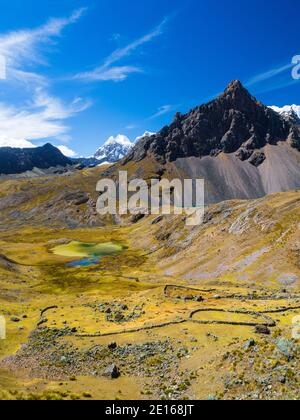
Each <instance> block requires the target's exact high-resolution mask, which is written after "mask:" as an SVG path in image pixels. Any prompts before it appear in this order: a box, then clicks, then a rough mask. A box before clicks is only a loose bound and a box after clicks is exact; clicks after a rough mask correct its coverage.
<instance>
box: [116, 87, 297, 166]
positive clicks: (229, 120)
mask: <svg viewBox="0 0 300 420" xmlns="http://www.w3.org/2000/svg"><path fill="white" fill-rule="evenodd" d="M279 141H289V142H290V143H291V145H292V146H293V147H296V148H298V149H299V150H300V131H299V129H298V128H295V126H294V125H293V124H292V123H291V122H290V121H287V120H286V119H284V118H282V116H281V115H279V114H278V113H276V112H275V111H273V110H272V109H270V108H268V107H266V106H264V105H263V104H262V103H261V102H259V101H258V100H257V99H256V98H255V97H253V96H252V95H251V94H250V93H249V92H248V90H247V89H246V88H245V87H244V86H243V85H242V83H241V82H240V81H238V80H234V81H232V82H231V83H230V84H229V85H228V86H227V88H226V89H225V91H224V93H222V94H221V95H220V96H219V97H217V98H216V99H215V100H213V101H211V102H209V103H207V104H204V105H201V106H199V107H196V108H194V109H193V110H191V111H190V112H189V113H188V114H185V115H182V114H180V113H177V114H176V115H175V118H174V120H173V122H172V123H171V124H170V125H169V126H166V127H164V128H163V129H162V130H161V131H160V132H159V133H157V134H156V135H155V136H152V137H150V138H143V139H141V140H140V142H139V143H138V144H137V145H136V147H135V148H134V149H133V150H132V151H131V153H129V155H128V156H127V157H126V159H125V161H124V162H125V163H126V162H128V161H130V160H135V161H139V160H142V159H144V158H145V157H146V156H147V155H152V156H153V157H154V158H155V159H156V160H157V161H159V162H161V163H165V162H168V161H169V162H172V161H175V160H177V159H178V158H185V157H200V158H201V157H204V156H217V155H218V154H220V153H222V152H223V153H236V155H237V156H238V158H239V159H241V160H242V161H245V160H249V162H250V163H252V164H253V165H255V166H259V165H260V164H261V163H262V162H263V161H264V160H265V156H264V153H263V152H262V151H261V150H260V149H262V148H263V147H264V146H266V145H267V144H276V143H278V142H279Z"/></svg>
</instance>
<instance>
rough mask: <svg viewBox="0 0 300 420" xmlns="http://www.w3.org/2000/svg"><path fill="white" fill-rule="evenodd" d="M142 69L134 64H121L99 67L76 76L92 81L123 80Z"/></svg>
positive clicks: (79, 78)
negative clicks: (107, 67)
mask: <svg viewBox="0 0 300 420" xmlns="http://www.w3.org/2000/svg"><path fill="white" fill-rule="evenodd" d="M140 72H141V69H139V68H137V67H132V66H120V67H112V68H109V69H106V68H103V67H99V68H97V69H95V70H93V71H90V72H86V73H80V74H78V75H77V76H75V78H76V79H78V80H88V81H90V82H92V81H103V82H105V81H108V80H112V81H113V82H122V81H123V80H125V79H127V77H128V76H129V74H132V73H140Z"/></svg>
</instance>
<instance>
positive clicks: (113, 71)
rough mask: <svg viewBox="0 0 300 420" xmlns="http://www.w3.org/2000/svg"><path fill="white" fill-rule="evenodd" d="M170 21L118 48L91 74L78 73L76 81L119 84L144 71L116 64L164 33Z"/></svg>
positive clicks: (164, 21)
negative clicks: (133, 74) (130, 75)
mask: <svg viewBox="0 0 300 420" xmlns="http://www.w3.org/2000/svg"><path fill="white" fill-rule="evenodd" d="M167 21H168V19H167V18H165V19H164V20H163V21H162V22H161V23H160V24H159V25H158V26H157V27H156V28H154V29H153V30H152V31H151V32H149V33H148V34H146V35H144V36H142V37H141V38H139V39H137V40H135V41H134V42H131V43H130V44H128V45H126V46H125V47H123V48H118V49H117V50H115V51H113V53H112V54H111V55H109V56H108V57H107V58H106V59H105V60H104V63H103V64H102V65H101V66H100V67H97V68H96V69H94V70H92V71H90V72H83V73H78V74H76V75H75V76H74V79H77V80H83V81H88V82H94V81H108V80H111V81H114V82H119V81H123V80H125V79H126V78H127V77H128V76H129V74H132V73H138V72H141V71H142V69H140V68H139V67H133V66H128V65H125V66H114V64H115V63H117V62H119V61H120V60H122V59H123V58H126V57H128V56H129V55H131V54H132V53H133V52H134V51H135V50H136V49H137V48H139V47H141V46H142V45H144V44H146V43H148V42H150V41H152V40H153V39H154V38H156V37H158V36H159V35H161V34H162V33H163V28H164V26H165V25H166V23H167Z"/></svg>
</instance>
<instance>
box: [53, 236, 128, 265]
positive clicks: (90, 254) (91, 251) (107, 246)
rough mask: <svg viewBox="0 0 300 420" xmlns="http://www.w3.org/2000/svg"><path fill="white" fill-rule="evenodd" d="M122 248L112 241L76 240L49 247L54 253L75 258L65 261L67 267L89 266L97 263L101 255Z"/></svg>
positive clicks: (117, 252) (112, 253)
mask: <svg viewBox="0 0 300 420" xmlns="http://www.w3.org/2000/svg"><path fill="white" fill-rule="evenodd" d="M123 250H124V247H123V246H122V245H120V244H116V243H113V242H106V243H99V244H96V243H84V242H77V241H73V242H70V243H69V244H65V245H59V246H56V247H55V248H53V249H51V251H52V252H53V254H55V255H60V256H62V257H70V258H76V260H74V261H71V262H69V263H67V264H66V266H67V267H89V266H92V265H97V264H98V263H99V261H100V259H101V257H105V256H109V255H111V256H114V255H118V254H120V253H121V252H122V251H123Z"/></svg>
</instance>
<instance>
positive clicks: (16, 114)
mask: <svg viewBox="0 0 300 420" xmlns="http://www.w3.org/2000/svg"><path fill="white" fill-rule="evenodd" d="M89 105H90V103H89V102H84V101H83V100H82V99H81V98H77V99H75V100H74V101H73V102H72V103H71V104H67V105H66V104H64V103H62V101H61V100H60V99H58V98H55V97H53V96H49V95H48V94H47V93H46V92H44V91H43V90H42V89H41V88H38V89H37V90H36V92H35V95H34V98H33V100H32V101H31V102H29V103H28V104H27V105H26V106H23V107H22V108H20V109H19V108H15V107H13V106H9V105H7V104H4V103H0V136H5V138H7V139H24V138H25V139H27V140H33V141H34V140H40V139H48V138H51V137H52V138H53V137H60V136H64V135H66V133H67V132H68V130H69V127H68V126H66V124H65V123H64V120H66V119H68V118H70V117H72V116H74V115H75V114H76V113H78V112H82V111H84V110H85V109H87V107H88V106H89Z"/></svg>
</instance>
